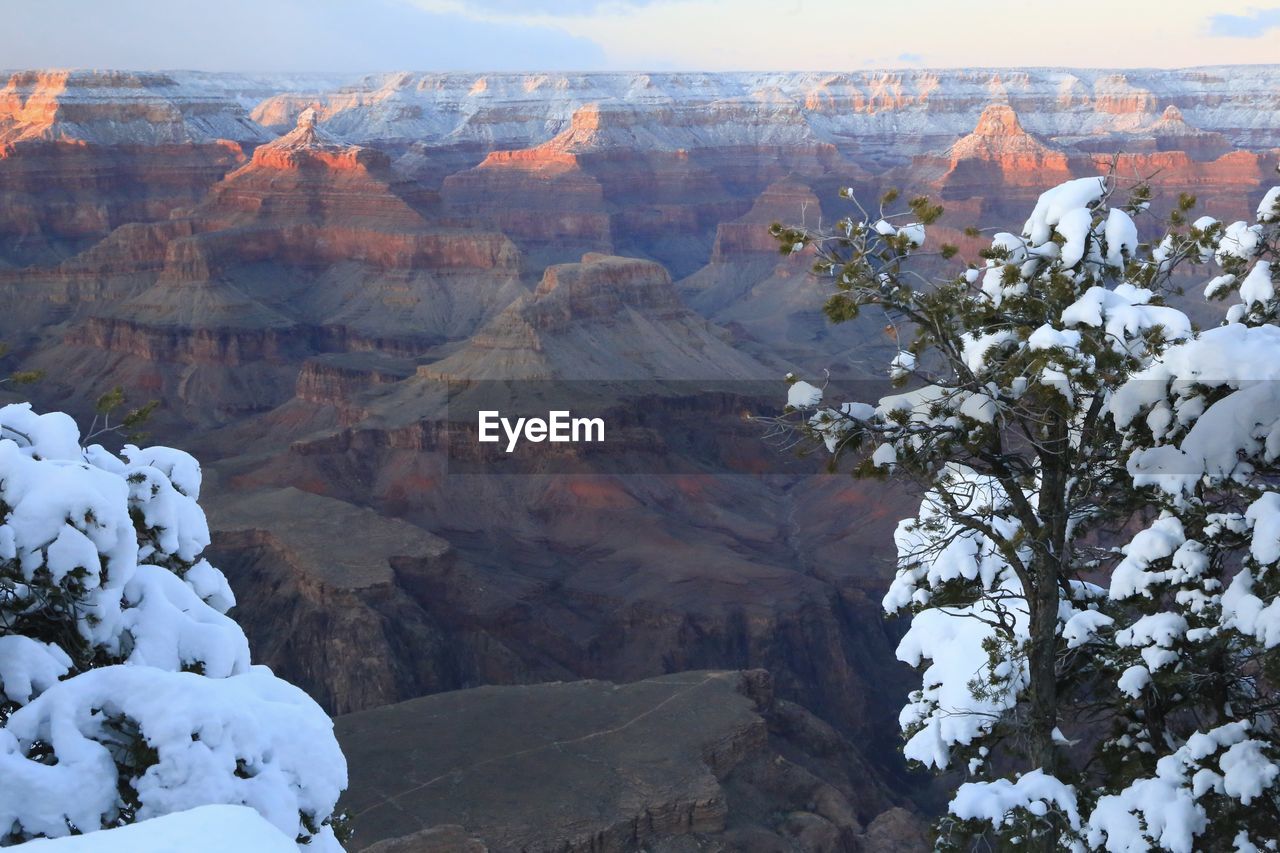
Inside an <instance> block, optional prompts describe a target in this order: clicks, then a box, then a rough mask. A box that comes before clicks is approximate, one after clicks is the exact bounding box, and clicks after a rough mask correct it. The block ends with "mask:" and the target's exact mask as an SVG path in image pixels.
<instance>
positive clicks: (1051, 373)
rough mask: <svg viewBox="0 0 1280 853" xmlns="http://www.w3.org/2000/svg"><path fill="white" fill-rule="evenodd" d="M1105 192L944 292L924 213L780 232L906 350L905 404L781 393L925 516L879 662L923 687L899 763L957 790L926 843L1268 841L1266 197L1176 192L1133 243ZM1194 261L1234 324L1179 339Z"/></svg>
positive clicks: (904, 563)
mask: <svg viewBox="0 0 1280 853" xmlns="http://www.w3.org/2000/svg"><path fill="white" fill-rule="evenodd" d="M845 195H846V196H847V197H848V198H849V199H850V201H851V202H853V203H855V204H856V199H854V198H853V194H852V192H851V191H849V192H846V193H845ZM1118 195H1119V194H1118V193H1117V191H1116V182H1115V181H1114V179H1113V178H1112V177H1110V176H1107V177H1097V178H1084V179H1079V180H1073V181H1069V182H1067V183H1065V184H1063V185H1061V186H1058V187H1056V188H1054V189H1052V190H1049V191H1048V192H1046V193H1044V194H1043V195H1042V196H1041V197H1040V199H1039V201H1038V203H1037V204H1036V206H1035V208H1034V210H1033V211H1032V213H1031V216H1030V218H1029V219H1028V220H1027V222H1026V224H1025V226H1024V227H1023V228H1022V229H1021V231H1020V232H1019V233H1017V234H1015V233H998V234H996V235H995V236H994V239H993V240H992V243H991V247H990V249H988V250H986V251H984V252H983V259H984V260H983V262H982V263H981V264H974V265H971V266H970V267H969V268H968V269H966V270H964V271H963V272H962V273H961V274H960V275H958V276H956V277H954V278H950V279H943V280H940V281H936V280H932V279H931V278H930V277H929V276H927V275H922V274H920V272H919V271H918V269H917V266H918V265H919V264H921V263H922V262H923V263H924V265H925V269H928V268H930V267H932V268H935V269H936V267H937V265H938V263H939V261H938V256H941V257H942V258H944V259H945V258H950V257H952V256H953V255H954V254H955V253H956V250H955V249H954V247H949V246H942V247H940V248H939V250H938V251H936V252H927V251H926V250H925V233H926V230H927V228H928V226H929V225H931V224H932V223H933V222H934V221H935V220H936V219H937V218H938V216H939V215H940V214H941V210H940V208H937V207H935V206H933V205H931V204H930V203H929V202H928V201H927V200H926V199H914V200H912V202H911V203H910V204H909V205H908V207H909V210H908V211H906V212H904V213H903V214H899V215H898V216H893V215H887V214H886V212H885V209H886V205H889V204H892V202H893V201H894V200H895V199H894V196H893V194H892V193H891V194H890V195H889V196H888V197H886V199H884V200H882V203H881V207H880V211H879V213H878V215H876V216H871V215H868V214H867V213H866V211H865V210H864V209H863V208H862V207H861V206H859V207H858V211H859V212H858V214H857V215H854V216H850V217H848V218H847V219H844V220H842V221H841V222H840V223H838V226H837V228H836V229H835V231H834V232H833V233H814V232H812V231H808V230H805V229H796V228H784V227H782V226H775V234H776V235H777V236H778V237H779V239H780V240H781V241H782V244H783V248H784V251H791V252H796V251H799V250H801V249H803V248H805V247H809V246H812V247H814V248H815V249H816V261H815V268H814V271H815V273H816V274H818V275H821V276H826V277H828V278H829V279H830V280H831V281H832V283H833V287H834V292H833V295H832V296H831V298H830V301H829V302H828V304H827V306H826V310H827V314H828V316H829V317H831V319H832V320H834V321H837V322H839V321H843V320H848V319H851V318H853V317H856V316H858V315H859V314H860V313H862V312H865V311H868V310H874V311H877V312H882V313H883V314H884V315H885V318H886V319H887V321H888V322H889V323H890V324H892V326H893V328H894V329H896V330H897V332H898V334H897V339H898V340H899V341H901V342H903V343H905V344H906V346H905V347H904V348H903V349H902V351H901V352H900V353H899V354H898V355H897V357H896V358H894V360H893V362H892V363H891V364H890V365H889V372H890V376H891V377H892V378H893V379H894V380H895V382H897V383H899V384H900V387H902V388H903V389H904V390H903V391H902V393H900V394H895V395H891V396H887V397H884V398H882V399H880V400H878V401H877V402H875V403H863V402H842V403H836V404H833V403H830V402H824V396H829V395H830V392H829V391H828V390H827V389H824V388H819V387H815V386H814V385H812V384H810V383H808V382H803V381H797V380H795V379H794V378H792V385H791V388H790V391H789V394H788V404H789V409H790V410H792V411H794V412H796V413H797V414H798V417H799V423H800V425H801V429H802V430H803V431H804V432H805V433H806V434H807V435H808V436H809V437H810V438H811V439H813V440H815V441H819V442H822V443H823V444H825V446H826V448H827V449H828V450H829V451H830V452H831V453H832V454H834V457H835V459H837V460H838V459H839V458H841V457H843V456H847V455H853V456H854V457H855V458H856V459H857V460H858V465H857V467H856V473H858V474H859V475H862V476H889V477H893V478H895V479H897V480H901V481H905V482H907V483H910V484H912V485H914V486H915V487H917V488H918V489H919V491H920V493H921V495H922V499H921V503H920V507H919V511H918V512H917V514H916V515H915V516H914V517H912V518H908V519H904V520H903V521H902V522H901V523H900V524H899V526H898V529H897V533H896V544H897V549H898V570H897V574H896V577H895V579H894V581H893V583H892V585H891V588H890V590H889V592H888V594H887V595H886V596H885V601H884V603H885V607H886V610H888V611H889V612H902V611H905V612H909V613H910V614H912V623H911V626H910V628H909V630H908V631H907V633H906V635H905V636H904V638H903V640H902V642H901V644H900V646H899V648H898V656H899V658H900V659H902V660H903V661H906V662H907V663H910V664H912V665H913V666H917V667H921V668H922V683H921V686H920V689H919V690H917V691H914V692H913V693H912V695H911V696H910V697H909V701H908V703H907V705H906V706H905V707H904V708H903V710H902V714H901V717H900V723H901V725H902V729H903V732H904V735H905V737H906V746H905V753H906V756H907V757H908V758H909V759H910V760H912V761H914V762H917V763H919V764H920V765H924V766H926V767H930V768H934V769H936V770H939V771H941V770H959V771H961V772H963V773H964V774H966V775H967V776H968V777H969V779H970V781H966V782H964V783H962V784H961V785H960V786H959V788H958V789H957V791H956V792H955V795H954V797H953V798H952V800H951V802H950V805H949V808H948V812H947V814H946V815H945V816H944V817H943V818H942V819H941V820H940V821H939V824H938V833H939V835H938V842H939V847H940V848H944V849H946V848H951V849H960V848H967V847H968V846H970V845H971V844H972V843H973V842H974V841H975V839H976V838H977V837H983V838H985V839H986V840H987V841H988V842H992V843H995V844H997V845H1005V846H1011V847H1017V848H1019V849H1043V850H1051V849H1060V848H1062V849H1099V850H1108V851H1130V850H1146V849H1166V850H1172V851H1190V850H1192V849H1213V850H1218V849H1232V847H1233V846H1234V849H1238V850H1253V849H1254V847H1253V846H1252V845H1259V846H1262V845H1263V842H1264V841H1266V840H1268V839H1275V838H1276V837H1277V832H1278V830H1280V817H1278V811H1277V803H1278V802H1280V785H1276V784H1275V783H1276V778H1277V775H1278V774H1280V731H1278V730H1277V727H1276V726H1277V722H1280V721H1278V720H1277V719H1276V718H1275V715H1276V707H1277V702H1276V693H1275V690H1274V686H1273V685H1274V683H1275V682H1274V678H1275V676H1276V675H1277V664H1276V662H1277V654H1276V652H1275V651H1274V649H1275V646H1276V644H1277V643H1280V604H1275V603H1273V602H1274V601H1275V596H1276V594H1277V592H1280V567H1278V566H1277V563H1280V491H1273V490H1272V489H1273V487H1276V486H1277V483H1280V479H1278V475H1280V463H1278V462H1277V459H1278V458H1280V382H1276V381H1274V380H1275V379H1280V328H1277V327H1276V325H1275V319H1276V315H1277V299H1276V295H1275V290H1274V281H1275V279H1276V276H1275V274H1274V273H1273V270H1272V265H1271V261H1272V260H1273V259H1275V258H1276V256H1277V255H1276V253H1277V250H1278V242H1280V238H1278V236H1277V220H1278V219H1280V207H1278V206H1280V190H1272V191H1271V192H1270V193H1268V194H1267V196H1266V197H1265V198H1264V200H1263V202H1262V204H1261V205H1260V206H1259V208H1258V212H1257V217H1256V221H1255V222H1252V223H1248V222H1243V221H1242V222H1236V223H1233V224H1231V225H1227V226H1224V225H1223V224H1222V223H1220V222H1217V221H1215V220H1213V219H1210V218H1208V217H1202V218H1200V219H1197V220H1196V221H1194V222H1190V221H1188V220H1189V216H1188V215H1187V213H1188V211H1189V210H1190V209H1191V208H1192V207H1193V206H1194V200H1193V199H1190V198H1185V197H1184V198H1183V199H1181V200H1180V203H1179V204H1178V206H1177V208H1176V209H1175V210H1174V211H1173V213H1172V214H1171V215H1170V217H1169V220H1168V222H1167V223H1164V224H1165V230H1166V231H1167V233H1166V236H1164V237H1163V239H1161V240H1159V241H1157V242H1155V243H1154V246H1153V245H1151V244H1147V243H1143V242H1141V241H1140V239H1139V229H1138V227H1137V223H1136V222H1135V219H1137V218H1138V217H1140V216H1142V215H1144V214H1146V213H1147V212H1148V210H1149V201H1148V199H1149V196H1150V191H1149V190H1148V188H1147V187H1145V186H1138V187H1135V188H1134V189H1133V191H1132V192H1131V193H1130V194H1129V195H1128V197H1127V198H1126V199H1125V200H1123V201H1118V200H1117V196H1118ZM1152 218H1154V217H1152ZM930 256H932V257H930ZM1211 263H1216V264H1217V265H1218V266H1219V267H1221V270H1220V271H1219V272H1220V274H1219V275H1216V276H1214V277H1213V278H1212V280H1211V281H1210V282H1209V284H1208V285H1207V287H1206V294H1207V295H1209V296H1212V297H1223V296H1227V295H1229V294H1230V293H1232V292H1235V293H1237V294H1238V295H1239V299H1240V304H1238V305H1234V306H1233V307H1232V308H1231V309H1230V310H1229V311H1228V312H1227V316H1226V321H1225V322H1224V324H1223V325H1222V326H1221V327H1220V328H1214V329H1212V330H1209V331H1204V332H1199V331H1198V330H1196V329H1195V328H1194V327H1193V325H1192V323H1191V322H1190V321H1189V320H1188V318H1187V317H1186V315H1185V314H1183V313H1182V312H1181V311H1179V310H1177V309H1175V308H1173V307H1170V306H1168V305H1167V304H1165V301H1164V300H1165V297H1166V295H1168V294H1169V293H1171V292H1172V291H1174V290H1175V289H1176V284H1177V283H1178V282H1179V281H1183V280H1186V278H1187V277H1189V276H1192V275H1194V274H1195V272H1196V270H1197V269H1199V268H1201V267H1202V266H1203V265H1207V264H1211ZM1272 374H1275V375H1274V376H1273V375H1272ZM1135 530H1137V531H1138V532H1137V533H1136V534H1135V533H1134V531H1135ZM1120 546H1122V547H1120ZM1211 818H1212V819H1211Z"/></svg>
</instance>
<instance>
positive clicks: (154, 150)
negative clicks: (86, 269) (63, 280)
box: [0, 71, 271, 270]
mask: <svg viewBox="0 0 1280 853" xmlns="http://www.w3.org/2000/svg"><path fill="white" fill-rule="evenodd" d="M270 138H271V135H270V134H269V133H268V132H266V131H265V130H263V128H261V127H259V126H258V125H257V124H255V123H254V122H253V121H251V120H250V119H249V117H248V115H247V113H246V112H245V110H244V108H243V107H242V106H240V105H239V104H238V103H236V102H235V101H234V100H231V99H230V98H227V97H225V96H224V95H222V94H221V93H219V92H218V91H216V90H207V89H201V88H199V87H193V86H191V85H183V84H180V83H179V82H178V81H177V80H175V79H174V78H173V77H171V76H169V75H165V74H146V73H133V72H118V71H112V72H107V71H50V72H18V73H15V74H13V75H11V76H10V77H9V78H8V80H7V82H5V84H4V85H3V87H0V270H2V269H4V267H5V266H6V265H10V266H15V265H16V266H20V265H26V264H28V263H50V262H53V261H56V260H58V259H60V258H62V257H66V256H67V255H68V254H71V253H72V252H74V251H76V250H77V249H80V248H84V247H85V246H86V245H88V244H89V243H91V242H93V241H94V240H96V239H99V238H101V237H103V236H104V235H106V234H107V233H108V232H109V231H110V230H111V229H113V228H115V227H117V226H119V225H122V224H124V223H128V222H137V221H151V220H158V219H164V218H165V217H167V216H168V215H169V213H170V212H171V211H173V210H175V209H177V208H179V207H182V206H184V205H190V204H192V203H193V202H195V201H196V200H198V199H199V198H200V196H201V195H202V194H203V193H204V191H205V190H206V189H208V187H209V186H211V185H212V184H213V183H214V182H216V181H217V180H218V179H219V178H221V177H222V176H223V175H224V174H225V173H226V172H228V171H230V170H231V169H232V168H235V167H236V166H238V165H239V164H240V163H241V162H243V160H244V158H245V151H246V150H248V149H251V148H252V147H253V146H254V145H257V144H259V143H261V142H265V141H266V140H268V139H270Z"/></svg>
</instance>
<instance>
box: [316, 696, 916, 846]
mask: <svg viewBox="0 0 1280 853" xmlns="http://www.w3.org/2000/svg"><path fill="white" fill-rule="evenodd" d="M515 718H519V719H520V721H521V724H520V725H519V726H514V727H513V726H511V725H510V721H511V720H512V719H515ZM337 729H338V736H339V739H340V741H341V742H342V745H343V749H344V751H345V752H346V754H347V758H348V760H349V761H351V763H352V766H353V767H355V768H357V770H356V771H355V775H353V777H352V785H351V788H350V793H349V794H348V800H347V801H346V808H347V809H348V810H349V811H350V813H351V816H352V825H353V827H354V829H355V831H356V836H355V838H356V841H355V844H354V845H353V847H354V849H367V850H369V851H370V853H375V851H376V853H392V852H393V851H395V853H410V852H411V851H428V850H438V851H444V850H455V851H456V850H475V851H484V850H488V851H492V853H499V851H552V850H554V851H562V853H587V851H591V853H622V851H628V850H635V849H645V850H664V851H676V850H686V849H698V850H720V851H728V850H736V851H757V852H758V853H763V851H773V850H794V851H813V853H819V851H822V853H834V851H853V850H860V851H881V853H887V851H889V850H891V849H894V848H892V847H888V846H883V845H880V844H878V843H876V841H877V835H878V832H877V831H878V830H882V829H883V827H884V825H885V824H887V823H898V824H899V827H898V828H899V832H898V833H895V834H896V835H898V841H899V842H900V843H905V844H910V843H911V836H910V833H911V832H912V831H913V830H914V832H915V842H916V843H917V844H923V843H924V838H923V836H922V834H921V833H920V832H919V830H918V829H917V828H915V827H914V826H913V823H914V822H913V820H912V819H911V818H910V816H909V815H908V814H907V813H906V812H904V810H902V809H901V808H895V807H894V806H893V802H894V800H893V795H892V794H891V793H889V792H888V791H886V790H885V789H884V788H882V787H879V786H878V785H876V784H875V783H874V782H873V781H871V780H872V777H871V776H870V775H869V774H867V773H866V770H865V769H864V770H862V771H861V772H859V758H858V752H857V750H856V748H854V747H853V746H851V745H850V744H849V743H848V742H847V741H844V740H842V739H841V738H840V736H839V735H838V734H837V733H836V732H835V731H833V730H832V729H830V728H829V727H827V726H825V725H823V724H822V723H821V722H820V721H818V720H816V719H814V718H813V717H812V716H810V715H808V714H807V713H805V712H804V711H803V710H802V709H800V708H798V707H796V706H794V705H791V704H790V703H787V702H782V701H779V700H778V699H776V698H775V696H774V695H773V690H772V685H771V683H770V681H769V678H768V676H767V674H766V673H763V672H760V671H752V672H705V671H693V672H685V673H681V674H679V675H672V676H665V677H661V678H655V679H650V680H647V681H641V682H636V683H632V684H620V685H615V684H610V683H607V682H599V681H578V682H572V683H558V684H542V685H534V686H529V687H500V688H478V689H474V690H466V691H462V692H458V693H445V694H441V695H437V696H432V697H427V698H424V699H416V700H412V701H410V702H405V703H402V704H399V705H392V706H390V707H386V708H380V709H377V710H374V711H366V712H363V713H359V714H352V715H349V716H346V717H343V718H340V719H339V720H338V723H337ZM424 733H425V735H424ZM477 735H479V736H477ZM904 836H905V837H904ZM898 849H910V848H909V847H905V846H904V847H902V848H898Z"/></svg>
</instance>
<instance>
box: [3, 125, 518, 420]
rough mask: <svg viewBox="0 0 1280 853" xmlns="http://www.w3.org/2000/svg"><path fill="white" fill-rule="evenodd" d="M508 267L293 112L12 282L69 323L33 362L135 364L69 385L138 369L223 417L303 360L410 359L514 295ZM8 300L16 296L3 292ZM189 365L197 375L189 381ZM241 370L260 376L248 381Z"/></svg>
mask: <svg viewBox="0 0 1280 853" xmlns="http://www.w3.org/2000/svg"><path fill="white" fill-rule="evenodd" d="M519 265H520V259H519V253H518V251H517V249H516V248H515V246H514V245H513V244H512V243H511V242H510V241H509V240H508V239H507V238H506V237H505V236H504V235H502V234H501V233H498V232H495V231H492V230H484V229H481V228H477V227H476V226H475V225H473V224H472V223H469V222H466V221H462V220H457V219H452V218H449V217H446V216H443V215H442V214H441V213H440V211H439V210H438V203H437V200H436V199H435V197H434V195H433V194H431V193H430V192H425V191H422V190H421V188H420V187H417V186H416V185H411V184H408V183H406V182H405V181H404V180H402V179H401V178H399V177H398V176H397V175H396V174H395V173H394V172H393V170H392V169H391V166H390V158H389V157H388V156H387V155H386V154H384V153H382V152H380V151H376V150H372V149H368V148H364V147H360V146H355V145H350V144H347V143H344V142H341V141H340V140H338V139H336V138H335V137H333V136H332V135H331V134H329V133H328V132H326V131H324V130H323V129H321V128H319V127H318V126H317V124H316V122H315V118H314V113H305V114H304V115H303V116H302V118H301V119H300V121H299V124H298V126H297V127H296V128H295V129H294V130H293V131H292V132H290V133H288V134H286V135H285V136H283V137H281V138H280V139H277V140H275V141H273V142H271V143H268V144H264V145H260V146H258V147H257V148H256V150H255V151H254V154H253V157H252V159H251V160H250V161H249V162H247V163H245V164H244V165H243V166H241V167H240V168H238V169H236V170H234V171H233V172H231V173H230V174H228V175H227V176H226V177H225V178H224V179H222V180H221V181H219V182H218V183H217V184H215V185H214V186H213V187H212V188H211V189H210V190H209V191H208V192H207V194H206V195H205V197H204V199H203V200H202V201H201V202H200V203H199V204H197V205H195V206H194V207H192V208H190V209H188V210H185V211H180V212H175V213H174V214H173V215H172V218H170V219H169V220H166V221H164V222H156V223H149V224H138V225H133V226H127V227H122V228H121V229H119V230H118V231H116V232H113V233H112V234H111V235H110V236H109V237H107V238H106V239H105V240H103V241H101V242H100V243H98V244H97V245H95V246H94V247H92V248H91V249H89V250H88V251H86V252H84V253H81V254H80V255H77V256H75V257H73V258H71V259H69V260H67V261H66V262H64V263H62V264H61V265H59V266H58V267H56V268H54V269H52V270H44V271H40V270H33V271H28V272H25V273H22V274H21V276H19V277H18V278H16V279H15V283H16V284H20V285H21V287H22V288H29V287H33V286H43V287H44V288H46V289H48V292H50V293H52V292H53V289H54V288H56V290H57V292H60V293H61V294H62V295H63V303H64V304H63V305H62V307H60V309H59V310H60V311H62V312H64V314H65V312H70V313H71V315H72V316H73V317H77V318H78V321H77V322H75V323H73V324H72V326H71V328H70V329H69V331H68V332H67V333H66V334H65V336H64V343H63V345H62V349H61V350H59V351H58V352H55V353H52V354H45V355H42V356H40V357H39V359H38V360H40V359H43V360H44V361H45V362H47V363H49V364H50V365H52V364H54V363H56V361H57V360H58V359H59V358H72V359H77V360H78V361H80V362H81V363H88V362H91V361H92V359H91V358H87V357H85V356H84V355H83V353H84V352H85V351H87V350H99V351H105V352H108V353H113V354H117V355H121V356H126V357H127V359H131V360H132V362H133V364H134V366H131V367H128V368H127V369H126V368H124V367H123V366H122V365H121V364H119V363H117V360H116V359H110V360H107V361H105V362H102V363H101V365H100V366H99V367H98V368H97V369H95V370H94V371H93V375H91V376H89V377H75V378H72V379H70V380H69V381H68V382H67V385H68V386H69V387H70V389H72V390H75V389H77V388H83V387H85V386H87V385H89V384H93V383H104V382H105V383H113V381H114V380H113V375H114V376H117V377H119V376H123V375H125V374H126V373H129V374H136V372H137V363H138V362H141V363H144V364H147V365H154V366H155V367H154V369H153V370H152V371H151V372H152V373H154V374H155V375H157V376H159V377H160V379H159V380H158V384H159V388H160V389H162V390H164V391H165V392H166V395H171V396H172V397H174V398H175V399H185V400H188V401H189V402H192V403H196V402H197V401H198V400H199V397H200V394H199V393H195V392H196V391H200V392H201V393H207V394H211V395H213V397H214V398H213V399H205V400H203V403H204V405H205V407H206V409H207V410H208V411H209V412H224V413H225V412H232V411H234V412H242V411H245V410H251V409H253V408H256V407H261V406H263V405H266V406H268V407H270V406H274V405H278V404H279V403H280V402H283V401H285V400H287V399H289V398H290V397H291V396H292V393H293V390H294V384H295V380H294V376H296V370H297V369H298V366H299V364H300V362H301V361H302V360H303V359H305V358H306V357H307V356H308V355H311V354H315V353H319V352H345V351H352V350H367V349H376V350H381V351H386V352H389V353H392V354H417V353H421V352H424V351H425V350H427V349H429V348H430V347H432V346H435V345H437V344H439V343H442V342H444V341H446V340H449V339H456V338H461V337H465V336H466V335H468V334H470V333H471V332H472V331H474V329H475V328H476V327H477V326H478V325H480V324H481V323H482V322H484V321H485V320H487V319H489V318H490V317H492V316H494V315H495V314H496V313H497V312H498V311H499V310H501V309H502V308H503V307H505V306H506V304H508V303H509V302H510V301H511V300H513V299H515V298H516V297H517V296H518V295H519V294H521V293H523V292H524V290H523V288H522V287H521V285H520V283H519ZM11 296H12V297H13V298H14V299H15V300H16V299H20V298H21V297H20V296H19V288H18V287H17V286H16V285H15V288H14V290H13V292H12V294H11ZM84 297H90V298H84ZM59 353H60V354H59ZM166 365H167V366H166ZM270 365H275V366H277V367H278V369H276V368H271V367H269V366H270ZM193 370H196V371H198V372H200V373H201V374H202V376H203V378H202V379H200V380H199V381H195V382H192V381H191V377H192V375H193V373H192V371H193ZM290 370H292V371H294V374H293V375H291V374H290ZM237 371H239V372H240V374H241V375H240V376H236V375H232V374H235V373H236V372H237ZM246 371H248V372H254V371H256V372H258V373H260V374H261V375H259V376H258V378H257V379H256V380H255V381H254V382H252V383H249V384H248V385H245V383H243V382H240V381H239V379H240V378H241V377H242V376H243V375H244V373H245V372H246ZM155 382H156V380H152V383H153V384H155ZM237 389H239V390H237ZM237 394H242V395H243V396H242V398H241V399H219V398H218V397H219V396H220V395H232V396H233V397H234V396H235V395H237Z"/></svg>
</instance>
